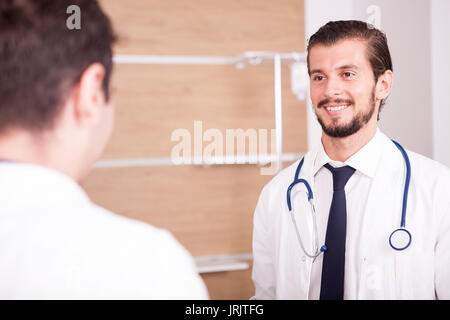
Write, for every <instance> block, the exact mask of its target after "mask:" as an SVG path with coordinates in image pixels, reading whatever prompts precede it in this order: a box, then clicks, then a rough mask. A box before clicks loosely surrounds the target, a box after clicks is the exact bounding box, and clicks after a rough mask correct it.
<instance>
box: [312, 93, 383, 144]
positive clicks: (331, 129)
mask: <svg viewBox="0 0 450 320" xmlns="http://www.w3.org/2000/svg"><path fill="white" fill-rule="evenodd" d="M330 102H335V103H349V104H350V106H351V105H354V102H353V100H341V99H336V100H334V101H331V100H329V99H326V100H323V101H321V102H320V103H319V104H318V106H319V107H320V106H323V105H324V104H327V103H330ZM374 112H375V87H374V88H373V90H372V95H371V97H370V100H369V110H368V111H367V112H364V111H361V112H359V113H358V114H356V115H355V116H354V117H353V119H352V120H351V121H350V122H349V123H347V124H344V125H337V124H331V125H329V126H328V127H327V126H326V125H325V124H324V122H323V121H322V119H321V118H320V117H319V116H318V115H317V112H316V117H317V120H318V121H319V123H320V125H321V126H322V130H323V132H325V134H326V135H328V136H330V137H333V138H344V137H348V136H350V135H352V134H354V133H356V132H358V131H359V129H361V128H362V127H363V126H364V125H365V124H367V122H369V120H370V119H371V118H372V115H373V113H374Z"/></svg>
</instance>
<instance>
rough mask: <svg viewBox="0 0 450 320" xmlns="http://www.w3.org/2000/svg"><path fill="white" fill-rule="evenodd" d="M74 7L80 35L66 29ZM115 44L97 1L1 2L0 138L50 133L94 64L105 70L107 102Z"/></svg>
mask: <svg viewBox="0 0 450 320" xmlns="http://www.w3.org/2000/svg"><path fill="white" fill-rule="evenodd" d="M73 5H76V6H78V8H79V9H80V13H81V15H82V20H81V28H80V29H70V28H68V24H67V19H68V18H69V17H70V15H69V14H68V8H69V7H70V6H73ZM114 40H115V36H114V33H113V30H112V27H111V24H110V21H109V19H108V17H107V16H106V15H105V14H104V13H103V12H102V10H101V9H100V7H99V4H98V3H97V1H95V0H58V1H52V0H1V1H0V135H1V134H3V133H4V132H5V131H7V130H8V129H10V128H20V129H25V130H29V131H32V132H39V131H42V130H45V129H50V128H52V127H53V126H54V124H55V120H56V118H57V116H58V113H59V112H60V109H61V107H62V105H63V103H64V101H65V99H66V98H67V95H68V94H69V93H70V91H71V89H72V88H73V87H74V86H75V85H76V84H77V82H78V81H79V79H80V77H81V75H82V73H83V71H84V70H85V69H86V68H87V67H88V66H89V65H91V64H92V63H95V62H98V63H100V64H102V65H103V66H104V68H105V76H104V78H103V90H104V94H105V98H106V100H108V98H109V92H108V90H109V89H108V87H109V78H110V74H111V69H112V49H111V46H112V43H113V42H114Z"/></svg>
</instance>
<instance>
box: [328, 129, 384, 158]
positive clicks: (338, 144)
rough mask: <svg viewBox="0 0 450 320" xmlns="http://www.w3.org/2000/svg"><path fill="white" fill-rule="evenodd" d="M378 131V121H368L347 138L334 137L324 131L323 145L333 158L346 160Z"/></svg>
mask: <svg viewBox="0 0 450 320" xmlns="http://www.w3.org/2000/svg"><path fill="white" fill-rule="evenodd" d="M376 132H377V125H376V123H375V124H371V123H368V124H367V125H365V126H364V127H362V128H361V129H360V130H359V131H358V132H356V133H354V134H352V135H350V136H348V137H345V138H333V137H330V136H328V135H326V134H325V133H324V132H322V145H323V148H324V149H325V152H326V154H327V155H328V157H330V159H331V160H334V161H341V162H344V161H346V160H347V159H348V158H350V157H351V156H352V155H354V154H355V153H356V152H358V151H359V150H360V149H361V148H362V147H364V146H365V145H366V144H367V143H368V142H369V141H370V140H371V139H372V138H373V137H374V136H375V134H376Z"/></svg>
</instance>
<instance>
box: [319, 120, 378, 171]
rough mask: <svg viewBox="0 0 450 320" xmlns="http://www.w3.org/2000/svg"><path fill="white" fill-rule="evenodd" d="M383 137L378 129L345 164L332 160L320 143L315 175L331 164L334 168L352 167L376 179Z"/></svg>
mask: <svg viewBox="0 0 450 320" xmlns="http://www.w3.org/2000/svg"><path fill="white" fill-rule="evenodd" d="M381 136H382V133H381V131H380V129H379V128H378V127H377V131H376V133H375V136H374V137H373V138H372V139H370V141H369V142H368V143H367V144H366V145H364V146H363V147H362V148H361V149H359V150H358V151H357V152H356V153H355V154H354V155H352V156H351V157H350V158H348V159H347V161H345V162H341V161H333V160H331V159H330V157H328V155H327V153H326V152H325V149H324V148H323V144H322V142H320V146H319V150H318V152H317V155H316V159H315V161H314V167H313V175H315V174H316V173H317V172H318V171H319V170H320V168H322V167H323V165H324V164H326V163H330V164H331V165H332V166H334V167H341V166H344V165H347V166H351V167H352V168H354V169H356V170H357V171H360V172H361V173H363V174H365V175H367V176H369V177H370V178H373V177H375V171H376V168H377V164H378V158H379V155H380V152H381Z"/></svg>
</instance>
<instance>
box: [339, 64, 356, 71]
mask: <svg viewBox="0 0 450 320" xmlns="http://www.w3.org/2000/svg"><path fill="white" fill-rule="evenodd" d="M336 69H338V70H342V69H356V70H358V69H359V67H358V66H357V65H354V64H344V65H343V66H339V67H337V68H336Z"/></svg>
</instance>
